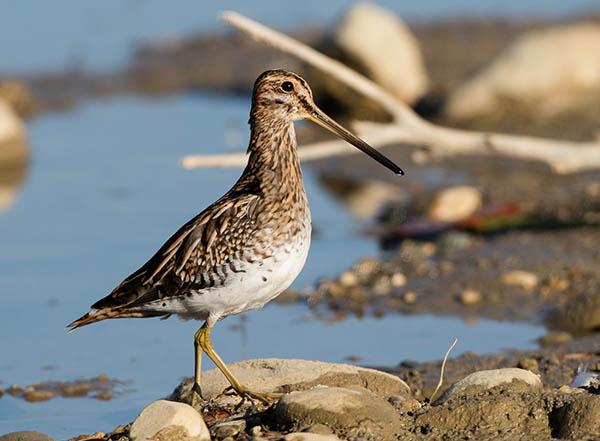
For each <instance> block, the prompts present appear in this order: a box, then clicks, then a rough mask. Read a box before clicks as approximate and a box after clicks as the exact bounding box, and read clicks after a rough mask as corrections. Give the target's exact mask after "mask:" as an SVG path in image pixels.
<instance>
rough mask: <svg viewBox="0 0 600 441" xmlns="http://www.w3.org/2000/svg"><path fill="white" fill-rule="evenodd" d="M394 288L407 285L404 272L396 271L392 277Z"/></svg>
mask: <svg viewBox="0 0 600 441" xmlns="http://www.w3.org/2000/svg"><path fill="white" fill-rule="evenodd" d="M390 282H391V283H392V286H393V287H394V288H400V287H402V286H404V285H406V276H405V275H404V274H402V273H394V274H393V275H392V277H391V279H390Z"/></svg>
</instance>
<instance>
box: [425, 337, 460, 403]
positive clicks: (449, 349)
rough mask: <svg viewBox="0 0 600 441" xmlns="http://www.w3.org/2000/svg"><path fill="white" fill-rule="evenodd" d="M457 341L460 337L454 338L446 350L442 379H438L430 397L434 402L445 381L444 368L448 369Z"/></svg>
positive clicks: (430, 400)
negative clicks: (451, 353) (447, 365)
mask: <svg viewBox="0 0 600 441" xmlns="http://www.w3.org/2000/svg"><path fill="white" fill-rule="evenodd" d="M456 343H458V338H455V339H454V341H453V342H452V344H451V345H450V347H449V348H448V350H447V351H446V355H444V361H442V368H441V369H440V380H439V381H438V384H437V386H436V387H435V390H434V391H433V393H432V394H431V397H430V398H429V402H430V403H433V399H434V398H435V395H436V394H437V393H438V391H439V390H440V387H442V384H443V383H444V369H446V361H448V356H449V355H450V351H451V350H452V349H454V346H456Z"/></svg>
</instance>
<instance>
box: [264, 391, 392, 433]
mask: <svg viewBox="0 0 600 441" xmlns="http://www.w3.org/2000/svg"><path fill="white" fill-rule="evenodd" d="M273 418H274V420H275V421H276V422H277V424H279V425H282V426H284V427H292V428H300V427H305V426H308V425H311V424H324V425H326V426H328V427H330V428H331V429H333V431H334V432H335V433H336V435H338V436H340V437H342V438H344V439H378V440H395V439H397V434H398V433H399V432H400V430H401V428H402V424H401V422H400V416H399V415H398V413H397V412H396V410H395V409H394V408H393V407H392V406H391V405H390V404H389V403H387V402H386V401H384V400H383V399H382V398H381V397H379V396H377V395H375V394H374V393H372V392H370V391H368V390H367V389H364V388H360V387H353V388H342V387H315V388H314V389H311V390H307V391H300V392H292V393H290V394H288V395H285V396H284V397H283V398H282V399H281V400H280V401H279V402H278V403H277V405H276V406H275V409H274V411H273Z"/></svg>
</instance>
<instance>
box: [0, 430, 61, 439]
mask: <svg viewBox="0 0 600 441" xmlns="http://www.w3.org/2000/svg"><path fill="white" fill-rule="evenodd" d="M0 441H54V438H51V437H49V436H48V435H45V434H43V433H40V432H30V431H23V432H11V433H7V434H6V435H0Z"/></svg>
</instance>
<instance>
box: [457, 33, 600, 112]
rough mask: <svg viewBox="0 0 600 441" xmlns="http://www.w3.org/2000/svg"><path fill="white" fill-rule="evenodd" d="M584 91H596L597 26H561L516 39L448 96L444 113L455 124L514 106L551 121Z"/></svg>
mask: <svg viewBox="0 0 600 441" xmlns="http://www.w3.org/2000/svg"><path fill="white" fill-rule="evenodd" d="M590 90H600V25H598V24H574V25H565V26H560V27H554V28H550V29H544V30H534V31H530V32H528V33H526V34H524V35H523V36H521V37H520V38H518V39H517V40H516V41H515V42H514V43H513V44H512V45H510V46H509V47H508V48H506V49H505V50H504V51H503V52H502V53H501V54H500V55H499V56H498V57H497V58H496V59H495V60H494V61H493V62H492V63H491V64H490V65H489V66H487V67H485V68H483V69H482V70H481V71H479V72H478V73H476V74H475V75H474V76H473V77H472V78H471V79H469V80H467V81H466V82H465V83H464V84H463V85H462V86H460V87H459V88H458V89H457V90H456V91H455V92H454V93H453V94H452V95H451V96H450V98H449V100H448V104H447V108H446V112H447V116H448V117H449V118H450V119H452V120H455V121H460V120H469V119H473V118H476V117H479V116H485V115H490V114H492V113H494V112H495V111H497V110H498V109H499V108H501V107H502V106H510V108H513V106H514V105H515V104H518V105H522V106H523V107H524V108H525V109H526V110H527V109H528V110H529V111H531V112H532V114H533V113H534V114H535V115H538V116H539V115H552V114H556V113H559V112H561V111H564V110H568V109H570V108H573V107H574V106H576V105H577V103H578V102H579V99H580V98H581V97H583V96H584V95H586V94H587V93H589V91H590Z"/></svg>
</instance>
